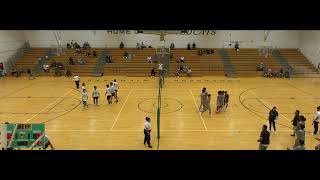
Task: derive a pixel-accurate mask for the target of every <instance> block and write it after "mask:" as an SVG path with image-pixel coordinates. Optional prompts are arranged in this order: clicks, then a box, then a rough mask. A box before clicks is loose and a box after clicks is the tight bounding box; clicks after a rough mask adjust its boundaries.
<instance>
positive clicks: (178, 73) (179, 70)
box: [176, 66, 181, 77]
mask: <svg viewBox="0 0 320 180" xmlns="http://www.w3.org/2000/svg"><path fill="white" fill-rule="evenodd" d="M180 73H181V68H180V67H179V66H178V67H177V69H176V76H177V77H179V76H180Z"/></svg>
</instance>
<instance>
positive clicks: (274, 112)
mask: <svg viewBox="0 0 320 180" xmlns="http://www.w3.org/2000/svg"><path fill="white" fill-rule="evenodd" d="M278 115H279V114H278V112H277V108H276V107H273V108H272V109H271V111H270V112H269V129H270V131H271V126H273V130H274V133H275V134H276V120H277V118H278Z"/></svg>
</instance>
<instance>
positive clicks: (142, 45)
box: [141, 42, 146, 50]
mask: <svg viewBox="0 0 320 180" xmlns="http://www.w3.org/2000/svg"><path fill="white" fill-rule="evenodd" d="M144 48H146V46H145V45H144V44H143V42H141V49H142V50H143V49H144Z"/></svg>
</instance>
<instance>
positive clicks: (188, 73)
mask: <svg viewBox="0 0 320 180" xmlns="http://www.w3.org/2000/svg"><path fill="white" fill-rule="evenodd" d="M191 74H192V70H191V68H189V69H188V71H187V76H188V77H191Z"/></svg>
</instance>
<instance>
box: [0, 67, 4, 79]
mask: <svg viewBox="0 0 320 180" xmlns="http://www.w3.org/2000/svg"><path fill="white" fill-rule="evenodd" d="M4 76H5V75H4V70H3V69H0V77H4Z"/></svg>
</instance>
